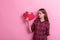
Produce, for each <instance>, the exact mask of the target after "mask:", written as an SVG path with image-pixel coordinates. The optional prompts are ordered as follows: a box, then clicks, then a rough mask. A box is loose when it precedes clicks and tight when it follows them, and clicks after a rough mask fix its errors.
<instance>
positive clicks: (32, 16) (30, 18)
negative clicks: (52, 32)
mask: <svg viewBox="0 0 60 40" xmlns="http://www.w3.org/2000/svg"><path fill="white" fill-rule="evenodd" d="M23 17H24V18H29V20H32V19H33V18H35V15H34V14H33V13H32V12H31V13H30V14H29V12H28V11H26V12H25V13H24V14H23Z"/></svg>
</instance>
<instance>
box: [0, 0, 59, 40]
mask: <svg viewBox="0 0 60 40" xmlns="http://www.w3.org/2000/svg"><path fill="white" fill-rule="evenodd" d="M39 8H45V9H46V10H47V12H48V17H49V21H50V40H60V0H0V40H31V38H32V37H31V36H32V33H28V32H27V29H26V25H25V24H24V22H23V21H22V18H21V16H22V14H23V12H25V11H29V12H34V14H36V11H37V10H38V9H39ZM30 23H32V22H30Z"/></svg>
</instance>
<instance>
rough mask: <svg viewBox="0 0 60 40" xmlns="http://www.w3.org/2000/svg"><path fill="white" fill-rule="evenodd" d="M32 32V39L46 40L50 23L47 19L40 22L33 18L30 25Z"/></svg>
mask: <svg viewBox="0 0 60 40" xmlns="http://www.w3.org/2000/svg"><path fill="white" fill-rule="evenodd" d="M31 29H32V32H34V35H33V38H32V39H33V40H47V36H48V35H49V29H50V24H49V22H48V21H43V22H41V21H40V20H38V19H37V20H35V21H34V22H33V24H32V26H31Z"/></svg>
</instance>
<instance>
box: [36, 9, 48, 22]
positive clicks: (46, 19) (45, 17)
mask: <svg viewBox="0 0 60 40" xmlns="http://www.w3.org/2000/svg"><path fill="white" fill-rule="evenodd" d="M38 11H41V12H42V13H43V14H45V16H44V19H45V21H49V20H48V16H47V12H46V10H45V9H44V8H41V9H39V10H38ZM37 14H39V12H38V13H37ZM36 19H40V18H39V16H38V15H37V18H36Z"/></svg>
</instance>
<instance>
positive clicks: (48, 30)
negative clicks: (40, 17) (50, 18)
mask: <svg viewBox="0 0 60 40" xmlns="http://www.w3.org/2000/svg"><path fill="white" fill-rule="evenodd" d="M46 27H47V28H46V35H47V40H49V35H50V33H49V32H50V24H49V22H48V23H47V24H46Z"/></svg>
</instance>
